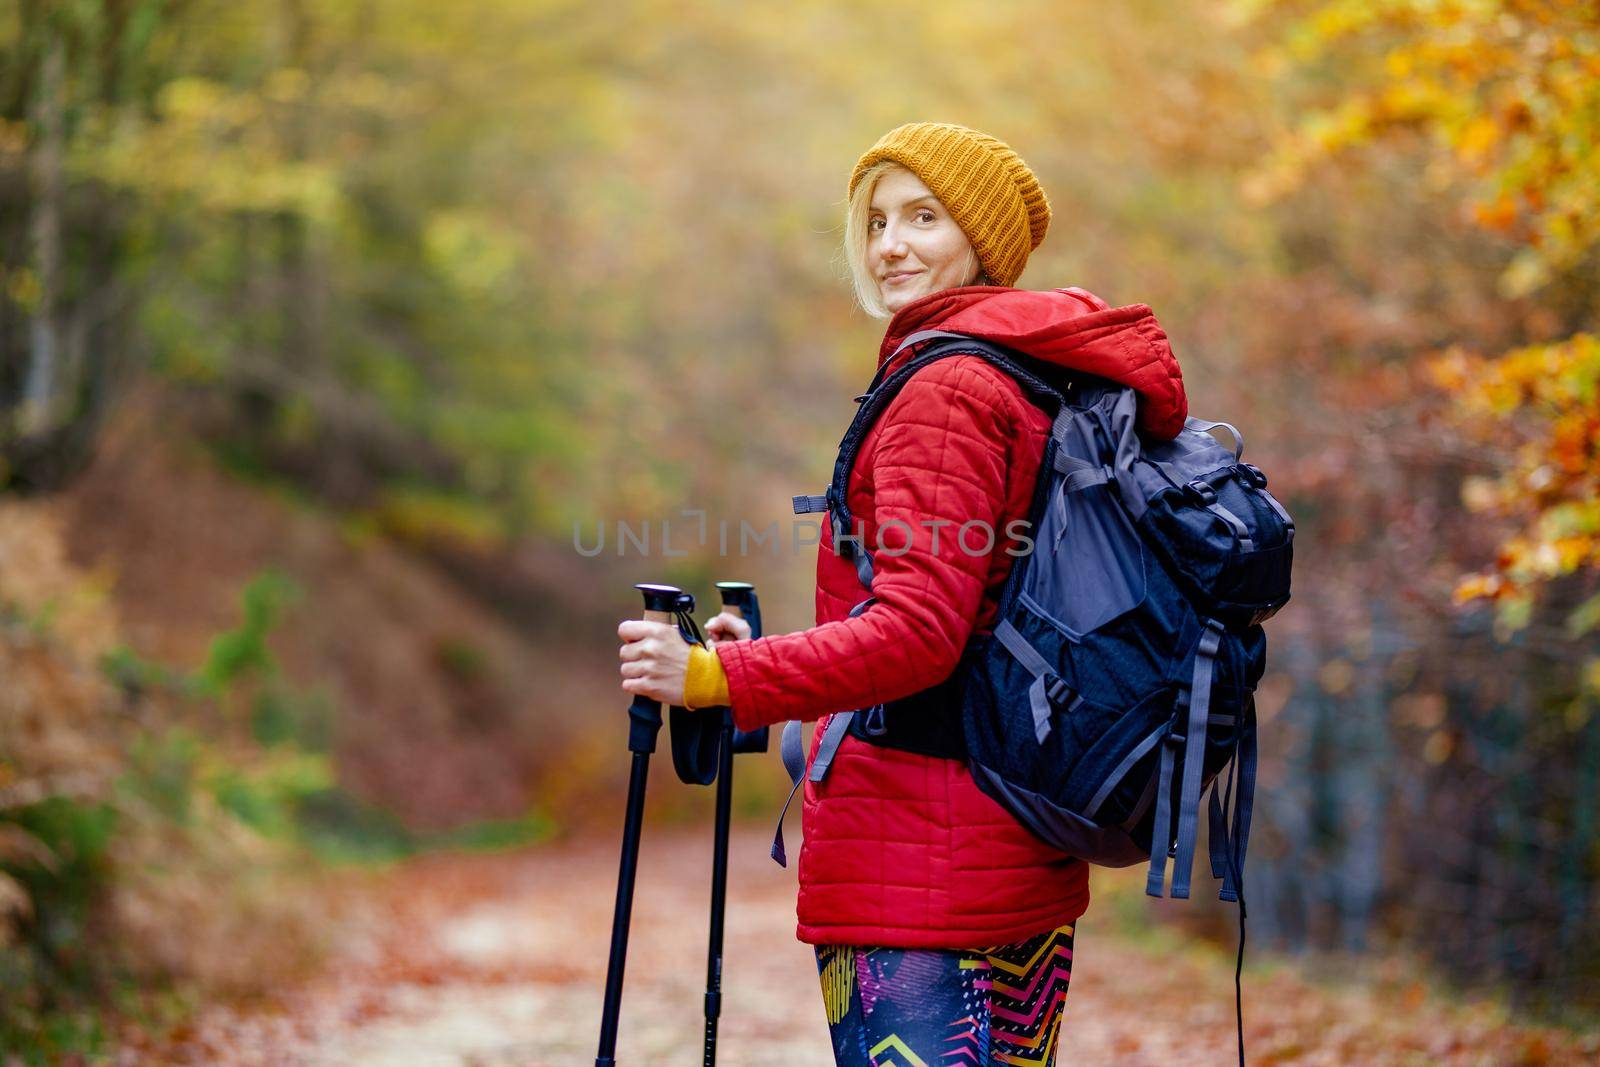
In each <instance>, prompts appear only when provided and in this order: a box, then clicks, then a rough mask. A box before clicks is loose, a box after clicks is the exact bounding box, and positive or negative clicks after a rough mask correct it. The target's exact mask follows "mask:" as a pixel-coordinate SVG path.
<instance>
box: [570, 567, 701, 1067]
mask: <svg viewBox="0 0 1600 1067" xmlns="http://www.w3.org/2000/svg"><path fill="white" fill-rule="evenodd" d="M634 588H635V589H637V590H639V591H640V592H641V593H643V594H644V618H645V621H646V622H665V623H671V622H674V621H675V620H676V617H677V613H678V612H680V611H682V610H683V602H684V600H685V597H686V594H685V593H684V592H683V591H682V590H680V589H679V588H678V587H677V586H675V585H652V584H649V583H641V584H639V585H635V586H634ZM689 610H691V611H692V610H693V608H690V609H689ZM660 732H661V702H660V701H657V700H651V699H650V698H649V697H647V696H643V695H640V696H636V697H634V698H633V703H632V704H631V705H629V707H628V751H630V752H632V753H633V768H632V771H631V772H630V775H629V778H628V810H627V816H626V817H625V819H624V821H623V824H622V861H621V865H620V867H619V868H618V871H617V907H616V910H615V911H614V912H613V913H612V916H611V961H610V963H608V964H607V965H606V994H605V1005H604V1008H603V1009H602V1012H601V1015H600V1049H599V1051H598V1052H597V1053H596V1055H595V1059H594V1067H615V1065H616V1062H617V1055H616V1054H617V1020H618V1018H619V1016H620V1014H621V1011H622V969H623V966H624V964H625V963H626V961H627V958H628V922H629V920H630V919H631V917H632V915H633V883H634V876H635V874H636V873H637V871H638V865H639V831H640V827H641V825H642V823H643V821H644V789H645V782H646V780H647V779H648V778H649V775H650V753H652V752H654V751H655V750H656V735H657V734H658V733H660Z"/></svg>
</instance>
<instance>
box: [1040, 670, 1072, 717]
mask: <svg viewBox="0 0 1600 1067" xmlns="http://www.w3.org/2000/svg"><path fill="white" fill-rule="evenodd" d="M1044 695H1045V699H1046V700H1048V701H1050V706H1051V707H1053V708H1056V709H1058V710H1059V709H1060V707H1061V705H1063V704H1065V703H1066V702H1067V701H1069V700H1071V699H1072V698H1073V697H1075V696H1077V693H1075V692H1074V691H1073V689H1072V686H1070V685H1068V684H1067V683H1066V680H1065V679H1064V678H1062V677H1061V676H1060V675H1058V674H1052V675H1050V676H1049V679H1048V680H1047V681H1046V682H1045V687H1044Z"/></svg>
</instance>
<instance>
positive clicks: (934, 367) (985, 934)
mask: <svg viewBox="0 0 1600 1067" xmlns="http://www.w3.org/2000/svg"><path fill="white" fill-rule="evenodd" d="M934 328H938V329H945V330H953V331H957V332H962V333H970V334H974V335H977V336H982V337H985V338H988V339H990V340H992V341H995V342H997V343H999V344H1003V345H1007V346H1009V347H1012V348H1016V349H1018V350H1021V351H1024V352H1027V353H1029V354H1031V355H1033V356H1036V357H1039V358H1042V359H1046V360H1050V361H1052V362H1055V363H1060V364H1063V365H1065V366H1067V367H1071V368H1076V369H1078V370H1083V371H1087V372H1090V373H1093V374H1097V375H1100V376H1103V377H1107V378H1112V379H1115V380H1116V381H1119V382H1122V383H1125V384H1127V385H1131V386H1133V387H1134V388H1135V389H1136V390H1138V392H1139V398H1140V406H1139V416H1140V425H1141V429H1143V430H1144V431H1145V432H1146V433H1149V434H1152V435H1155V436H1157V437H1162V438H1170V437H1173V436H1175V435H1176V434H1177V432H1178V431H1179V429H1181V428H1182V426H1183V420H1184V416H1185V414H1186V413H1187V403H1186V400H1185V397H1184V391H1183V381H1182V376H1181V374H1180V372H1179V370H1178V364H1177V361H1176V360H1175V359H1174V358H1173V356H1172V350H1171V348H1170V347H1169V346H1168V344H1167V338H1166V334H1165V333H1164V332H1163V331H1162V329H1161V327H1160V325H1159V324H1158V323H1157V322H1156V320H1155V317H1154V315H1152V314H1151V312H1150V309H1149V308H1148V307H1146V306H1145V305H1143V304H1132V305H1129V306H1127V307H1118V308H1113V307H1109V306H1108V305H1107V304H1106V303H1105V302H1104V301H1103V300H1100V299H1099V298H1098V297H1095V296H1093V295H1092V294H1090V293H1087V292H1084V291H1083V290H1081V289H1056V290H1052V291H1049V292H1032V291H1028V290H1022V289H1011V288H1006V287H1001V286H966V287H963V288H958V289H947V290H944V291H943V292H938V293H930V294H929V295H927V296H925V297H922V298H921V299H918V300H916V301H915V302H913V303H911V304H908V305H907V306H906V307H904V308H902V309H901V310H900V311H899V312H898V313H897V314H896V315H895V316H894V318H893V320H892V321H891V322H890V323H889V327H888V331H887V333H886V334H885V336H884V339H883V345H882V348H881V350H880V352H879V357H878V358H879V363H880V365H881V364H882V363H883V361H884V360H886V359H887V358H888V357H889V355H890V354H891V353H892V352H893V351H894V350H895V348H896V347H897V346H898V345H899V343H900V341H901V340H902V339H903V338H904V337H906V336H907V335H909V334H911V333H913V332H915V331H917V330H927V329H934ZM911 355H912V353H911V351H910V350H907V351H906V352H903V353H901V354H900V356H899V357H898V358H897V359H896V360H895V365H896V366H899V365H900V364H901V363H902V362H903V361H904V360H907V359H909V358H911ZM1049 429H1050V419H1049V417H1048V416H1047V415H1046V414H1045V413H1044V412H1043V411H1041V410H1040V409H1039V408H1037V407H1035V406H1034V405H1033V404H1032V403H1031V402H1030V401H1029V400H1028V399H1027V397H1026V396H1025V395H1024V393H1023V392H1022V389H1021V387H1020V386H1018V385H1017V384H1016V382H1015V381H1013V380H1012V379H1011V378H1010V377H1008V376H1007V375H1006V374H1005V373H1004V372H1003V371H1000V370H997V369H996V368H994V367H993V366H991V365H990V364H988V363H987V362H985V361H984V360H982V359H980V358H978V357H976V356H952V357H949V358H946V359H942V360H938V361H935V362H934V363H932V364H930V365H929V366H928V367H927V368H925V369H923V370H921V371H918V372H917V373H916V374H915V375H913V376H912V378H911V380H910V381H909V382H907V383H906V385H905V387H904V389H903V390H902V392H901V393H900V394H899V396H897V397H896V398H895V400H894V401H893V402H892V403H891V404H890V405H889V407H888V409H887V410H886V411H885V412H884V413H883V414H882V416H881V417H880V418H879V420H878V422H877V424H876V425H875V426H874V427H873V428H872V430H871V431H870V432H869V433H868V434H867V436H866V438H865V441H864V442H863V445H862V448H861V451H860V454H859V456H858V458H857V460H856V464H855V468H854V470H853V471H852V473H851V477H850V492H849V505H850V512H851V514H852V516H855V517H856V521H857V522H858V523H859V524H861V525H862V526H863V527H864V530H863V533H864V537H863V540H862V544H863V545H864V546H866V547H867V548H868V549H869V550H870V551H872V553H873V557H874V569H875V574H874V578H873V583H872V594H873V595H874V596H875V597H877V603H876V604H874V605H873V606H872V607H870V608H868V609H867V610H866V611H865V612H863V613H862V614H861V615H860V616H859V617H857V618H853V619H852V618H848V617H847V615H848V612H849V610H850V608H851V607H852V606H853V605H855V604H856V603H857V602H859V601H860V600H862V599H863V598H864V597H865V596H866V593H865V591H864V590H863V589H862V587H861V583H860V580H859V579H858V578H857V576H856V571H855V568H854V567H853V566H852V565H851V563H850V562H849V561H848V560H847V559H845V558H844V557H843V556H841V555H838V554H836V553H835V552H834V551H833V539H832V536H831V532H830V531H829V530H828V529H827V526H828V524H827V523H823V524H822V525H823V531H822V538H821V546H820V549H819V552H818V556H817V625H816V626H815V627H814V628H813V629H810V630H804V631H801V632H799V633H792V634H783V635H774V636H771V637H763V638H760V639H758V640H753V641H737V642H729V643H725V644H719V645H717V646H716V652H717V655H718V656H719V658H720V659H721V661H722V665H723V669H724V671H725V672H726V673H727V676H728V691H729V694H730V697H731V705H732V708H733V716H734V721H735V722H736V723H737V724H738V725H739V726H740V727H741V728H743V729H747V730H748V729H753V728H755V727H758V726H765V725H768V724H771V723H778V722H782V721H783V720H786V719H803V720H811V719H816V718H818V717H819V716H823V715H826V714H829V713H832V712H836V711H843V710H847V709H852V708H864V707H870V706H871V705H873V704H875V703H878V702H880V701H890V700H895V699H898V698H900V697H904V696H907V695H909V694H911V693H914V692H917V691H919V690H921V689H925V688H927V687H928V686H930V685H933V684H935V683H936V682H939V681H941V680H943V679H944V678H946V677H948V676H949V674H950V672H951V671H952V670H953V669H954V668H955V666H956V663H957V661H958V659H959V658H960V655H961V651H962V648H963V647H964V646H965V644H966V642H967V639H968V636H969V635H970V634H971V633H972V632H973V631H974V630H975V629H976V630H977V631H978V632H987V631H988V630H989V629H990V628H992V627H993V625H994V622H995V615H996V612H997V607H998V599H999V593H1000V589H1001V586H1002V585H1003V584H1004V582H1005V578H1006V574H1007V572H1008V571H1009V569H1010V566H1011V563H1012V561H1013V558H1014V557H1013V556H1012V555H1009V554H1007V553H1006V552H1005V551H1004V548H1005V547H1006V546H1007V545H1008V544H1016V542H1012V541H1008V540H1007V539H1006V537H1005V531H1006V528H1007V524H1008V523H1009V522H1011V521H1012V520H1013V519H1022V520H1026V518H1027V516H1028V505H1029V503H1030V501H1031V494H1032V491H1033V486H1034V479H1035V475H1036V474H1037V472H1038V466H1039V460H1040V458H1041V456H1042V455H1043V452H1044V442H1045V438H1046V436H1047V435H1048V433H1049ZM895 520H898V521H897V522H896V521H895ZM973 521H980V522H984V523H987V524H988V529H991V530H993V531H995V533H996V542H995V545H996V547H995V549H994V550H993V551H992V552H989V553H988V554H979V553H980V552H981V550H982V548H983V546H984V543H985V533H984V528H983V527H981V526H975V527H973V528H972V529H971V530H970V531H969V532H968V534H967V542H966V544H967V546H968V547H967V549H966V550H962V549H961V548H959V547H958V546H957V543H956V537H957V532H958V529H959V528H960V526H961V524H963V523H967V522H973ZM941 522H946V523H948V525H942V526H941V525H937V524H939V523H941ZM901 523H903V524H904V525H903V526H901V525H900V524H901ZM886 524H887V529H886V532H885V535H884V538H883V542H882V544H883V546H885V548H886V549H887V550H883V549H880V548H879V544H880V542H879V539H878V531H879V529H880V528H885V527H886ZM908 532H909V535H908ZM934 533H938V534H939V535H940V536H939V537H938V544H937V551H934V538H933V536H932V535H933V534H934ZM908 542H909V544H908ZM902 549H905V551H904V552H902V551H901V550H902ZM825 725H826V724H825V722H824V723H822V724H819V728H818V729H817V730H816V731H815V733H814V734H813V736H812V740H811V757H812V758H815V755H816V744H817V738H818V737H820V735H821V733H822V727H823V726H825ZM802 810H803V818H802V826H803V830H804V835H805V840H804V844H803V845H802V846H801V850H800V870H799V878H800V900H799V909H798V910H799V927H798V936H799V938H800V940H801V941H805V942H810V943H812V944H869V945H887V946H895V947H905V948H982V947H986V946H990V945H997V944H1005V943H1009V942H1013V941H1019V940H1022V939H1023V938H1026V937H1029V936H1031V935H1033V934H1036V933H1039V932H1041V931H1044V930H1047V929H1051V928H1053V927H1056V926H1060V925H1062V924H1064V923H1068V922H1071V921H1073V920H1075V919H1076V918H1077V917H1078V916H1080V915H1082V914H1083V912H1084V910H1085V909H1086V908H1087V907H1088V905H1089V884H1088V882H1089V872H1088V867H1087V864H1085V863H1084V862H1083V861H1082V860H1077V859H1072V858H1069V857H1065V856H1063V855H1062V854H1061V853H1059V852H1056V851H1055V850H1054V849H1052V848H1050V847H1049V846H1048V845H1046V844H1044V843H1043V842H1042V841H1040V840H1038V839H1037V838H1035V837H1034V836H1033V835H1032V834H1031V833H1029V832H1028V830H1026V829H1025V828H1024V827H1023V826H1022V825H1021V824H1020V823H1018V822H1017V821H1016V820H1015V819H1014V818H1012V817H1011V815H1009V814H1008V813H1007V812H1006V811H1005V810H1004V809H1003V808H1001V807H1000V806H999V805H998V804H997V803H995V802H994V801H993V800H991V799H990V798H989V797H988V796H986V795H985V794H984V793H982V792H981V791H979V789H978V787H977V785H976V784H974V782H973V781H972V778H971V776H970V775H969V774H968V772H967V769H966V767H965V765H963V764H962V763H960V762H958V761H954V760H945V759H936V758H932V757H928V756H921V755H917V754H915V753H910V752H902V751H897V750H891V749H886V748H883V747H880V746H876V745H869V744H866V743H864V742H862V741H859V740H857V739H856V738H853V737H846V738H845V739H844V742H843V744H842V746H841V747H840V749H839V752H838V755H837V756H836V758H835V760H834V763H833V767H832V769H831V770H830V771H829V774H828V776H827V778H826V779H825V780H824V781H823V782H821V783H820V784H815V783H812V782H811V781H809V780H807V781H806V784H805V786H804V805H803V809H802Z"/></svg>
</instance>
